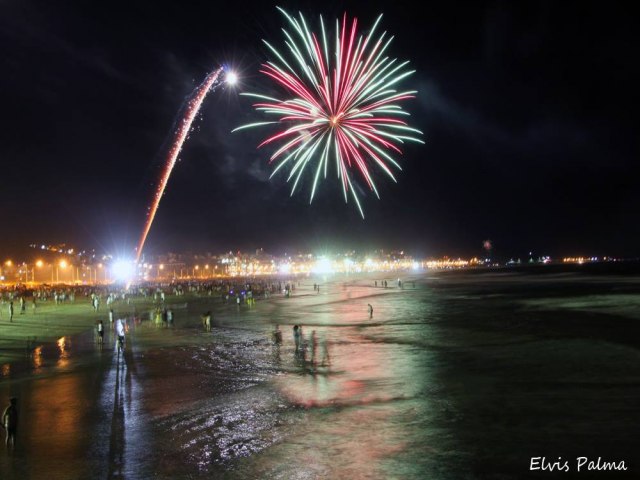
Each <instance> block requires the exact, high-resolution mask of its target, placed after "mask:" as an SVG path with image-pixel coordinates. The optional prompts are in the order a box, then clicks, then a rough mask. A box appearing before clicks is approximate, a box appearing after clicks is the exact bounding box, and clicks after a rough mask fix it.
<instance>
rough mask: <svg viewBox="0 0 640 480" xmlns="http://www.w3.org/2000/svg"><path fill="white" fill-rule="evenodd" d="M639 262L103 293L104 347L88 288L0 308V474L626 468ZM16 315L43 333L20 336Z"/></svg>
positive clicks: (633, 465)
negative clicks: (242, 290)
mask: <svg viewBox="0 0 640 480" xmlns="http://www.w3.org/2000/svg"><path fill="white" fill-rule="evenodd" d="M398 277H400V279H401V280H402V282H403V284H402V288H400V287H399V286H398V283H397V280H398ZM383 279H386V280H387V281H388V288H383V287H381V281H382V280H383ZM638 280H639V278H638V277H637V276H635V275H630V274H627V275H618V274H580V273H576V272H564V273H563V272H559V273H557V272H556V273H553V274H551V275H538V274H536V275H531V274H527V273H522V272H509V271H499V272H491V271H487V272H486V273H482V274H477V273H468V272H463V271H460V272H443V273H433V272H426V273H405V274H400V275H396V274H394V276H393V277H391V276H390V275H388V274H387V276H386V277H385V276H384V275H383V274H379V275H373V274H369V275H362V276H357V275H355V276H353V275H352V276H348V277H347V276H340V277H338V276H328V277H317V278H300V279H296V280H295V281H294V285H295V286H296V288H295V291H294V292H293V294H292V295H291V297H289V298H287V297H285V296H283V295H281V294H277V295H273V296H272V297H271V298H269V299H258V301H257V302H256V304H255V306H248V305H245V304H242V305H240V306H237V305H235V304H224V303H223V302H222V301H221V300H220V298H219V297H209V296H206V295H200V296H196V295H186V296H184V297H180V298H174V297H173V296H168V297H167V300H166V303H167V305H169V306H172V308H173V310H174V315H175V322H174V325H173V327H172V328H165V327H164V325H162V326H161V327H160V328H158V327H156V325H155V323H154V322H150V321H149V320H148V310H149V308H150V307H151V303H149V301H141V300H134V301H133V302H132V303H130V304H128V305H127V304H126V303H122V304H116V305H115V306H114V310H115V311H116V312H117V313H118V314H122V315H123V316H127V317H132V316H134V315H135V316H138V317H139V318H140V319H141V321H140V322H134V321H130V330H129V333H128V334H127V341H126V347H125V350H124V352H123V353H121V354H118V352H117V350H116V349H115V348H114V340H115V339H114V337H113V335H112V334H111V332H110V331H108V332H107V335H106V337H105V343H104V346H103V347H102V348H100V347H99V346H98V345H96V344H95V342H94V337H93V325H94V323H95V321H96V320H97V319H102V320H103V321H104V322H105V324H107V325H108V321H107V316H106V311H107V310H106V309H102V311H101V312H98V313H94V312H93V311H92V309H91V307H90V306H89V304H88V302H82V301H78V303H77V304H76V305H71V306H64V307H60V309H59V310H58V311H54V309H55V307H53V306H43V307H42V308H41V309H39V310H38V312H37V313H36V314H35V315H30V314H29V313H27V314H25V315H23V316H20V315H15V316H14V322H16V324H17V325H22V324H23V323H26V322H30V321H32V322H34V325H31V326H29V327H25V326H24V325H22V326H20V327H12V326H11V325H7V323H6V319H1V320H0V321H1V322H2V323H0V325H1V326H2V328H3V333H4V332H5V331H6V332H11V328H15V329H16V330H15V334H14V336H13V337H12V338H13V340H11V341H9V340H3V343H2V345H3V349H2V351H0V355H2V357H1V358H2V362H3V363H2V365H3V367H2V377H1V378H2V379H1V382H0V400H1V401H3V402H5V403H6V402H7V401H8V398H9V397H10V396H16V397H18V399H19V408H20V423H19V433H18V441H17V444H16V447H15V449H13V450H11V449H5V448H4V447H3V448H2V451H1V452H0V474H1V475H0V478H2V479H5V478H16V479H17V478H45V477H47V478H74V479H75V478H77V479H82V478H127V479H138V478H139V479H146V478H161V479H165V478H166V479H170V478H212V477H215V478H283V479H288V478H380V479H387V478H416V479H418V478H451V479H457V478H496V479H498V478H500V479H504V478H514V479H516V478H523V477H527V476H530V475H531V476H535V475H541V472H540V471H534V470H531V462H532V460H531V459H532V458H533V457H542V456H545V457H546V458H547V459H548V461H550V462H553V461H557V459H558V457H561V458H562V459H566V460H568V461H570V462H569V464H570V465H569V466H570V467H571V471H570V472H569V473H568V475H569V476H570V475H571V474H572V473H573V474H579V475H580V478H582V476H585V475H586V476H588V475H590V474H593V475H597V474H598V473H599V472H591V473H589V472H584V473H583V472H577V470H576V460H575V459H576V458H577V457H579V456H585V457H589V458H594V459H596V458H598V457H602V458H605V459H608V460H611V461H614V460H615V461H625V466H627V467H628V470H627V471H621V472H615V474H616V475H621V476H624V475H633V472H634V471H635V473H636V474H637V472H638V461H639V457H638V453H637V449H636V448H635V440H636V439H637V428H636V425H637V424H638V423H639V421H640V409H638V407H637V399H638V398H639V397H640V382H639V380H640V362H639V361H638V360H640V358H639V357H640V354H639V350H638V347H639V340H638V338H640V337H639V336H638V334H639V333H640V324H639V323H638V322H639V321H640V314H639V312H640V308H639V307H640V283H639V281H638ZM298 282H299V284H298ZM374 282H378V283H377V285H376V284H375V283H374ZM314 283H317V284H320V285H321V287H320V290H319V291H316V290H315V289H314V288H313V284H314ZM368 305H371V306H372V308H373V314H372V315H370V313H369V310H368ZM48 309H50V310H49V311H47V310H48ZM134 310H135V312H134ZM208 310H210V311H211V312H212V313H213V319H212V331H211V332H205V331H204V329H203V328H202V324H201V319H200V316H201V315H202V313H204V312H206V311H208ZM46 315H48V317H46ZM145 315H146V316H145ZM38 316H42V317H45V318H48V321H47V322H45V321H44V320H42V321H41V322H40V324H39V326H38V322H39V320H36V318H38ZM20 317H23V318H20ZM32 317H33V318H32ZM295 324H299V325H301V326H302V336H301V338H302V344H301V345H300V347H299V348H298V349H296V344H295V339H294V336H293V333H292V327H293V325H295ZM276 326H277V328H278V329H279V331H280V333H281V338H282V340H281V341H279V336H278V335H277V334H275V329H276ZM107 330H109V329H107ZM20 332H23V333H21V335H22V337H20V334H19V333H20ZM32 333H33V335H34V336H37V337H38V338H39V339H43V340H44V339H46V341H43V343H42V344H40V343H38V346H37V347H36V349H39V351H38V352H35V353H34V352H30V353H27V352H25V348H26V347H25V346H21V343H23V342H24V338H27V337H29V336H31V334H32ZM7 335H10V334H9V333H7ZM3 337H4V335H3ZM61 339H63V340H62V341H61ZM600 473H601V472H600ZM542 474H543V475H544V476H545V478H546V477H550V478H554V477H555V476H563V475H564V476H565V477H566V476H567V473H566V472H559V471H545V472H544V473H542ZM605 475H606V472H605ZM602 478H606V477H602Z"/></svg>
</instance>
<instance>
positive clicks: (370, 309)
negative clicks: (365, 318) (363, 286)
mask: <svg viewBox="0 0 640 480" xmlns="http://www.w3.org/2000/svg"><path fill="white" fill-rule="evenodd" d="M367 307H368V309H369V318H373V307H372V306H371V304H370V303H367Z"/></svg>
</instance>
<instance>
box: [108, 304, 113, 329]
mask: <svg viewBox="0 0 640 480" xmlns="http://www.w3.org/2000/svg"><path fill="white" fill-rule="evenodd" d="M109 328H110V329H111V330H113V308H110V309H109Z"/></svg>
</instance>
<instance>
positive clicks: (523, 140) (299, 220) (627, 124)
mask: <svg viewBox="0 0 640 480" xmlns="http://www.w3.org/2000/svg"><path fill="white" fill-rule="evenodd" d="M280 5H281V6H283V7H285V8H286V9H287V10H289V11H291V12H295V11H297V10H298V9H299V10H301V11H302V12H303V13H305V15H306V16H307V19H308V20H309V22H310V25H311V26H313V27H314V29H315V28H316V27H317V14H323V15H324V16H325V18H326V17H329V18H335V17H336V16H340V15H341V14H342V13H343V12H345V11H347V12H348V13H349V14H350V15H353V16H357V17H358V19H359V20H360V22H361V26H362V27H363V28H368V27H369V26H370V25H371V24H372V22H373V21H374V20H375V17H376V16H377V14H378V13H384V15H385V16H384V19H383V27H384V28H385V29H387V30H388V31H389V32H390V33H392V34H394V35H395V37H396V38H395V40H394V42H393V44H392V46H391V48H390V50H389V51H390V53H391V55H392V56H394V57H398V58H399V59H408V60H410V61H411V64H412V66H413V68H415V69H416V70H417V73H416V74H414V75H413V76H412V77H410V78H409V79H407V80H406V81H405V82H404V84H403V86H404V87H405V88H415V89H417V90H418V91H419V95H418V98H417V99H416V100H414V101H413V102H406V103H405V104H404V106H405V108H406V109H407V110H408V111H410V112H411V114H412V117H411V118H412V123H413V126H415V127H417V128H419V129H421V130H422V131H424V133H425V136H424V138H425V140H426V145H424V146H410V147H407V148H406V150H405V154H404V156H403V157H402V159H401V164H402V166H403V171H402V172H400V173H399V175H398V183H397V184H394V183H392V182H390V181H387V180H386V179H385V178H383V177H381V176H379V177H376V178H377V180H378V182H377V184H378V185H379V187H380V194H381V197H382V198H381V200H377V199H376V198H375V197H374V196H373V195H371V194H370V193H368V192H367V191H366V190H365V189H362V191H361V193H363V195H364V199H363V206H364V210H365V214H366V219H365V220H362V219H361V218H360V216H359V214H358V212H357V210H356V208H355V205H354V204H353V203H352V202H350V203H349V204H347V205H345V204H344V201H343V199H342V196H341V191H340V189H339V186H338V183H337V180H336V179H335V176H334V174H335V172H331V175H330V177H329V178H328V179H327V180H326V181H325V182H324V183H323V184H322V188H321V191H320V195H319V196H318V197H317V198H316V199H315V200H314V203H313V204H311V205H309V204H308V194H309V190H308V189H307V188H306V187H305V188H304V189H303V190H302V191H301V192H299V193H297V194H296V195H294V196H293V197H290V196H289V191H290V185H289V184H286V183H285V178H284V177H283V176H277V177H275V178H274V179H272V180H269V179H268V177H269V174H270V171H271V168H272V167H271V166H269V165H268V164H267V158H268V156H269V154H270V152H271V151H272V150H269V149H261V150H256V145H257V144H258V143H259V141H260V140H261V139H262V138H264V136H265V135H266V133H267V132H266V131H258V130H255V131H247V132H242V133H241V132H238V133H234V134H231V133H230V131H231V130H232V129H233V128H235V127H237V126H239V125H242V124H244V123H247V122H251V121H259V120H260V119H261V118H262V117H260V116H259V115H258V114H257V113H255V112H254V111H253V110H252V108H251V102H250V101H249V100H247V99H245V98H241V97H238V95H237V93H238V91H237V90H236V91H233V90H230V89H225V90H219V91H216V92H214V93H213V94H211V95H210V96H209V97H208V99H207V100H206V102H205V104H204V106H203V109H202V112H201V115H200V118H199V120H198V121H197V122H196V125H197V128H196V131H195V132H194V133H193V134H192V136H191V138H190V140H189V141H188V142H187V143H186V145H185V148H184V150H183V153H182V155H181V161H180V163H179V164H178V165H177V166H176V168H175V170H174V173H173V176H172V177H171V179H170V182H169V185H168V188H167V191H166V194H165V196H164V198H163V200H162V203H161V205H160V210H159V213H158V216H157V218H156V222H155V224H154V226H153V228H152V230H151V234H150V236H149V240H148V243H147V248H148V251H150V252H156V253H159V252H164V251H167V250H174V251H175V250H189V249H190V250H196V251H211V252H221V251H225V250H229V249H255V248H258V247H263V248H265V249H266V250H269V251H271V252H274V253H281V252H284V251H291V250H311V251H324V250H332V249H336V248H340V249H348V248H355V249H370V248H381V247H386V248H398V247H400V248H405V249H407V250H409V251H411V252H413V253H416V254H421V255H440V254H449V255H459V254H460V255H469V254H477V253H478V252H479V251H480V250H481V246H482V241H483V240H485V239H487V238H490V239H491V240H492V241H493V244H494V247H495V250H496V252H497V253H501V254H503V255H526V252H528V251H529V250H534V251H535V252H537V253H540V254H543V253H545V254H551V255H562V254H565V253H582V254H598V255H603V254H614V255H637V254H639V253H640V227H639V226H638V224H639V220H640V218H639V217H640V208H639V207H640V193H639V191H640V189H638V187H637V182H638V170H639V169H638V167H637V162H638V160H639V153H640V152H639V148H638V134H637V132H636V128H637V127H633V125H636V126H637V125H638V122H637V120H636V119H635V117H636V110H637V105H638V94H637V93H636V92H637V89H638V85H640V78H639V75H638V67H637V66H636V65H637V56H638V53H637V52H638V47H639V42H638V36H637V34H636V25H637V17H635V16H633V15H632V14H631V13H630V11H628V10H627V9H626V7H625V5H626V4H624V3H615V2H597V3H596V2H583V1H580V2H556V1H548V2H545V1H539V2H530V3H527V2H506V1H505V2H496V1H491V2H480V1H473V2H471V1H470V2H452V1H448V2H430V3H424V4H423V7H422V9H421V11H419V10H417V9H416V7H415V5H416V3H415V2H401V1H387V2H376V1H365V2H338V1H324V2H316V1H314V2H311V1H308V2H297V3H296V2H288V1H287V2H280ZM282 25H283V18H282V16H281V15H280V14H279V12H278V11H277V10H276V9H275V4H269V2H247V1H242V0H240V1H237V2H224V3H223V2H214V1H202V2H188V1H184V2H161V1H147V2H140V1H127V2H122V3H120V2H117V1H109V2H86V1H76V2H69V1H56V2H50V1H44V0H43V1H34V0H0V52H1V55H0V106H1V109H2V117H1V120H0V122H1V123H0V127H1V128H0V161H1V162H2V170H1V179H2V181H1V183H0V208H1V211H2V227H1V228H0V232H2V233H1V235H0V254H3V253H2V252H5V253H6V254H7V255H9V254H12V255H13V254H16V253H20V252H22V251H24V250H25V247H26V246H27V245H28V244H29V243H34V242H35V243H55V242H67V243H71V244H74V245H77V246H83V247H96V248H99V249H104V250H107V251H110V252H121V251H125V250H129V251H131V249H132V248H133V247H134V246H135V243H136V241H137V238H138V236H139V234H140V231H141V229H142V224H143V221H144V214H145V206H146V205H147V204H148V203H149V201H150V200H151V197H152V193H153V185H154V182H156V181H157V178H158V175H159V172H160V169H161V166H162V163H163V159H164V155H165V153H166V150H167V143H168V142H167V139H169V138H170V137H171V135H170V134H171V132H172V125H173V122H174V121H175V118H176V114H177V112H178V111H179V109H180V106H181V104H182V102H183V101H184V99H185V98H186V97H187V96H188V95H189V93H190V92H191V91H192V90H193V89H194V87H195V86H196V85H197V84H199V83H200V82H201V81H202V80H203V78H204V77H205V76H206V74H207V73H208V72H209V71H211V70H212V69H213V68H215V67H217V66H218V65H220V64H222V63H228V64H231V65H235V66H236V67H237V69H238V71H239V72H240V74H241V76H242V85H241V86H240V88H239V90H242V91H260V92H268V91H270V89H271V88H272V86H271V84H270V83H269V81H268V80H267V79H266V78H264V77H263V76H261V75H260V74H258V68H259V65H260V63H261V62H263V61H264V60H265V59H266V58H267V52H266V49H265V48H264V47H263V46H262V44H261V39H262V38H265V39H268V40H270V41H271V42H272V43H274V44H276V45H279V46H281V45H283V43H282V42H283V36H282V34H281V32H280V27H281V26H282ZM27 252H28V250H27Z"/></svg>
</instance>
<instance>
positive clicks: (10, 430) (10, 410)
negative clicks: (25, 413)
mask: <svg viewBox="0 0 640 480" xmlns="http://www.w3.org/2000/svg"><path fill="white" fill-rule="evenodd" d="M2 426H3V427H4V429H5V431H6V433H7V436H6V439H5V444H6V445H7V447H8V446H9V442H11V444H12V445H13V446H14V447H15V445H16V431H17V429H18V399H17V398H16V397H11V398H10V399H9V406H8V407H7V408H5V409H4V412H3V413H2Z"/></svg>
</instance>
